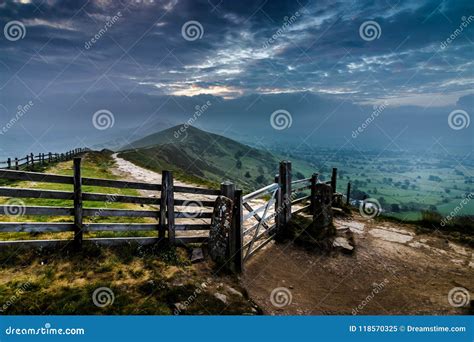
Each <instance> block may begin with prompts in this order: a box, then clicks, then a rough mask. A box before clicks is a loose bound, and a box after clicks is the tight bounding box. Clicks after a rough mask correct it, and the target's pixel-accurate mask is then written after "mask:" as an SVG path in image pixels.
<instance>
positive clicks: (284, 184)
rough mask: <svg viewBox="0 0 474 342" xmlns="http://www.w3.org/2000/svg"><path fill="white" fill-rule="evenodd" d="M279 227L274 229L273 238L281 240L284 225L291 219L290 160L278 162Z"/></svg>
mask: <svg viewBox="0 0 474 342" xmlns="http://www.w3.org/2000/svg"><path fill="white" fill-rule="evenodd" d="M279 175H280V176H279V180H280V191H281V195H280V201H281V206H280V215H281V221H280V227H279V230H277V231H276V236H275V239H276V240H277V241H278V240H279V241H281V240H283V239H284V238H285V236H286V232H285V231H286V226H287V224H288V223H289V222H290V220H291V162H289V161H281V162H280V173H279Z"/></svg>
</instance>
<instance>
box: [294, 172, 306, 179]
mask: <svg viewBox="0 0 474 342" xmlns="http://www.w3.org/2000/svg"><path fill="white" fill-rule="evenodd" d="M295 176H296V179H304V175H303V174H302V173H301V172H296V175H295Z"/></svg>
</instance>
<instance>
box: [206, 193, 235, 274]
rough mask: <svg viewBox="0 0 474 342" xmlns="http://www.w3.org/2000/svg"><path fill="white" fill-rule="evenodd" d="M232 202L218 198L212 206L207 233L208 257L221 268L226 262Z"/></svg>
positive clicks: (221, 197)
mask: <svg viewBox="0 0 474 342" xmlns="http://www.w3.org/2000/svg"><path fill="white" fill-rule="evenodd" d="M232 204H233V203H232V200H230V199H229V198H227V197H225V196H218V197H217V198H216V202H215V204H214V212H213V214H212V218H211V228H210V232H209V255H210V256H211V258H212V260H214V262H216V263H217V264H218V265H220V266H222V265H224V264H225V263H226V262H227V261H228V248H229V246H228V244H229V234H230V231H231V225H232Z"/></svg>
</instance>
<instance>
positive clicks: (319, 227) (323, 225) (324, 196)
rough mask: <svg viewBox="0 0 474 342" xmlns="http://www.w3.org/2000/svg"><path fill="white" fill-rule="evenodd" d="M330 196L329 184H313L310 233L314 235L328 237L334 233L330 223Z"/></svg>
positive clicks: (331, 192)
mask: <svg viewBox="0 0 474 342" xmlns="http://www.w3.org/2000/svg"><path fill="white" fill-rule="evenodd" d="M332 196H333V191H332V187H331V186H330V185H328V184H324V183H317V184H315V185H314V199H313V208H312V210H313V212H312V214H313V224H312V225H311V233H312V235H314V236H315V237H318V238H321V237H329V236H333V235H335V233H336V231H335V228H334V226H333V224H332Z"/></svg>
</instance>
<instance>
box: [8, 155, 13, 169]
mask: <svg viewBox="0 0 474 342" xmlns="http://www.w3.org/2000/svg"><path fill="white" fill-rule="evenodd" d="M11 168H12V159H11V158H8V159H7V169H11Z"/></svg>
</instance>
